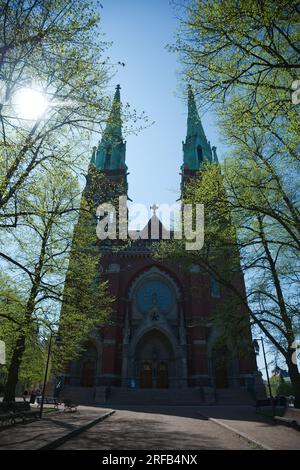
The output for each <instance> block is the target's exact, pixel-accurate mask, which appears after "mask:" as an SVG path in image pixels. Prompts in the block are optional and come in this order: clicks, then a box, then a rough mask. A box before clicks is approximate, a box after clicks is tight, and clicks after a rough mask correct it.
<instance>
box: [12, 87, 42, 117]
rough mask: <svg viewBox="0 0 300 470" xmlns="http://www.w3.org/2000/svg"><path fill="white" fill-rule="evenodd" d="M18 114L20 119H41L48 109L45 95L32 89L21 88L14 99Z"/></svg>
mask: <svg viewBox="0 0 300 470" xmlns="http://www.w3.org/2000/svg"><path fill="white" fill-rule="evenodd" d="M14 106H15V109H16V114H17V116H18V117H19V118H20V119H28V120H36V119H39V118H40V117H41V116H42V115H43V114H44V112H45V111H46V109H47V107H48V102H47V99H46V97H45V95H44V94H43V93H42V92H40V91H37V90H34V89H32V88H21V89H20V90H18V91H17V93H16V94H15V97H14Z"/></svg>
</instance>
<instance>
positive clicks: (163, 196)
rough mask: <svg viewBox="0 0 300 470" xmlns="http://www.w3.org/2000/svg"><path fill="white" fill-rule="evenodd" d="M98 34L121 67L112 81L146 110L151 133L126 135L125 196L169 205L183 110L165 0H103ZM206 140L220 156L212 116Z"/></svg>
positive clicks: (175, 184)
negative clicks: (168, 48)
mask: <svg viewBox="0 0 300 470" xmlns="http://www.w3.org/2000/svg"><path fill="white" fill-rule="evenodd" d="M102 4H103V9H101V15H102V30H103V32H104V33H106V39H107V40H108V41H113V46H112V48H111V49H110V51H109V52H110V54H109V55H110V57H111V60H112V62H115V63H117V62H118V61H121V62H125V64H126V65H125V67H120V68H119V69H118V72H117V74H116V76H115V77H114V78H113V80H112V89H113V87H114V86H115V85H116V84H117V83H120V85H121V88H122V89H121V97H122V101H123V102H129V103H130V105H131V107H132V108H135V109H137V111H139V112H141V111H145V112H146V114H147V115H148V117H149V121H151V122H152V121H155V124H154V125H153V126H151V127H150V128H147V129H144V130H142V131H141V132H140V133H139V134H138V135H137V136H135V135H129V136H127V165H128V170H129V172H130V175H129V196H130V197H131V198H132V199H133V200H134V201H135V202H141V203H145V204H146V205H147V206H148V207H149V206H150V205H151V204H152V203H154V202H155V203H157V204H159V203H173V202H175V200H176V199H178V196H179V193H178V191H179V187H180V176H179V172H180V165H181V164H182V140H184V139H185V133H186V117H187V106H186V100H185V98H184V97H183V91H184V88H183V87H182V84H181V83H180V76H179V72H180V65H179V62H178V60H177V57H176V55H175V54H173V53H170V52H169V51H168V50H167V49H166V47H165V46H166V45H167V44H168V43H169V44H170V43H173V42H174V34H175V31H176V28H177V26H178V20H177V19H176V18H175V13H174V10H173V7H172V6H171V5H170V4H169V1H168V0H151V1H147V0H103V1H102ZM202 120H203V126H204V129H205V131H206V135H207V138H208V139H209V140H210V141H211V144H212V145H216V146H217V147H218V150H219V154H220V153H222V152H221V146H220V142H219V139H218V134H217V129H216V126H213V122H212V117H211V116H208V115H205V116H204V117H203V119H202Z"/></svg>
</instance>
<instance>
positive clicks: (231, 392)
mask: <svg viewBox="0 0 300 470" xmlns="http://www.w3.org/2000/svg"><path fill="white" fill-rule="evenodd" d="M216 404H217V405H253V404H254V400H253V398H252V397H251V395H250V393H249V392H247V390H245V389H243V388H217V390H216Z"/></svg>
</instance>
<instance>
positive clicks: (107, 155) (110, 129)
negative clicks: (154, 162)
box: [91, 85, 127, 171]
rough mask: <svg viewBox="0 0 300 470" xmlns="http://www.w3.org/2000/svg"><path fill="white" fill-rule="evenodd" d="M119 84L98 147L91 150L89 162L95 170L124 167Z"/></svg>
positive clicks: (124, 152) (124, 149) (124, 151)
mask: <svg viewBox="0 0 300 470" xmlns="http://www.w3.org/2000/svg"><path fill="white" fill-rule="evenodd" d="M120 89H121V87H120V85H117V87H116V92H115V96H114V99H113V103H112V107H111V111H110V115H109V118H108V121H107V125H106V128H105V130H104V132H103V134H102V139H101V141H100V143H99V146H98V148H95V149H94V151H93V155H92V159H91V163H92V164H93V165H95V167H96V168H97V170H107V171H109V170H120V169H126V168H127V167H126V164H125V154H126V143H125V142H124V140H123V136H122V119H121V106H122V104H121V96H120Z"/></svg>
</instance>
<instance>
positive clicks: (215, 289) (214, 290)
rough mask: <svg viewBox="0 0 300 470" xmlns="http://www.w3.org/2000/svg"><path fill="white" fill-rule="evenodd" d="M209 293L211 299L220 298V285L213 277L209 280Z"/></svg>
mask: <svg viewBox="0 0 300 470" xmlns="http://www.w3.org/2000/svg"><path fill="white" fill-rule="evenodd" d="M210 292H211V296H212V297H215V298H219V297H221V290H220V285H219V283H218V281H217V280H216V279H215V278H214V277H212V278H211V282H210Z"/></svg>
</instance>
